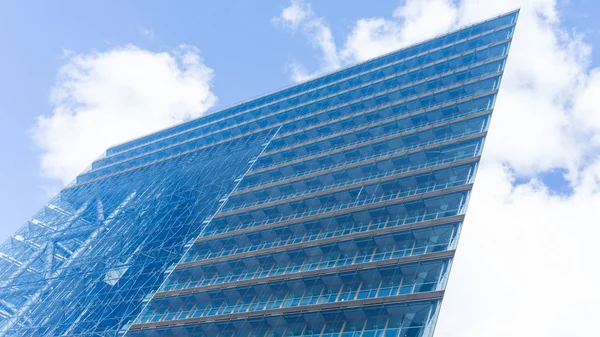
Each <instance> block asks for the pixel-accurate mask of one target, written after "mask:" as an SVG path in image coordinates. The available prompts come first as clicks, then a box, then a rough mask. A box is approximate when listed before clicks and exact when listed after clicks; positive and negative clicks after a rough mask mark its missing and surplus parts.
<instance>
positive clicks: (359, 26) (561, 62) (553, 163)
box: [298, 0, 600, 337]
mask: <svg viewBox="0 0 600 337" xmlns="http://www.w3.org/2000/svg"><path fill="white" fill-rule="evenodd" d="M517 7H520V8H521V12H520V17H519V22H518V25H517V29H516V33H515V37H514V41H513V44H512V47H511V55H510V57H509V61H508V64H507V67H506V70H505V76H504V79H503V83H502V87H501V90H500V94H499V97H498V101H497V105H496V109H495V112H494V117H493V121H492V125H491V129H490V134H489V137H488V139H487V142H486V149H485V154H484V158H483V161H482V167H481V168H480V170H479V173H478V177H477V182H476V185H475V190H474V193H473V195H472V197H471V202H470V206H469V212H468V215H467V221H466V223H465V226H464V229H463V231H462V236H461V242H460V245H459V249H458V256H457V259H456V260H455V263H454V266H453V271H452V275H451V278H450V283H449V286H448V290H447V292H446V300H445V302H444V306H443V308H442V311H441V315H440V318H439V322H438V327H437V330H436V335H437V336H451V337H452V336H457V337H458V336H460V337H469V336H517V337H518V336H523V337H525V336H527V337H529V336H592V335H596V334H597V333H596V331H595V330H596V327H595V326H594V324H593V319H594V318H595V317H597V316H599V315H600V307H598V305H597V303H599V302H600V287H598V285H597V284H596V283H597V280H598V278H599V276H600V272H599V271H598V270H597V264H598V263H597V258H598V256H600V248H598V247H599V246H598V245H597V244H596V242H595V240H596V238H597V237H598V235H599V234H600V229H598V226H597V223H598V218H599V216H598V215H597V214H596V213H595V212H596V207H597V205H599V204H600V160H598V159H597V155H598V153H600V95H598V92H600V68H590V66H591V65H590V54H591V46H589V45H588V44H586V43H585V41H584V40H583V37H582V36H581V35H578V34H577V33H573V31H572V30H567V29H565V28H564V27H562V26H561V22H560V13H559V12H558V11H557V4H556V1H554V0H505V1H481V0H462V1H450V0H422V1H417V0H407V1H406V2H404V3H403V4H401V5H399V6H398V7H397V8H396V10H395V11H394V12H393V13H390V15H389V16H388V17H371V18H362V19H360V20H358V21H357V22H356V23H355V24H354V25H353V27H352V29H351V30H350V32H349V33H348V35H347V36H346V37H345V39H344V40H343V41H345V42H344V44H343V47H342V48H339V47H338V57H339V59H340V60H341V63H342V64H349V63H352V62H356V61H362V60H366V59H369V58H372V57H375V56H378V55H381V54H383V53H386V52H390V51H392V50H395V49H397V48H400V47H402V46H406V45H409V44H411V43H415V42H417V41H419V40H422V39H425V38H428V37H432V36H434V35H438V34H442V33H444V32H446V31H448V30H451V29H454V28H457V27H460V26H463V25H466V24H470V23H473V22H476V21H480V20H483V19H486V18H489V17H492V16H495V15H498V14H499V13H502V12H506V11H509V10H512V9H515V8H517ZM313 15H316V14H313ZM298 66H299V67H301V65H298ZM551 170H565V171H566V172H567V174H566V176H565V178H566V179H568V181H569V183H570V184H571V186H570V187H571V188H572V193H570V194H569V195H560V194H557V193H555V192H554V191H550V190H549V189H548V187H547V186H545V185H544V183H543V182H542V181H540V180H538V179H537V178H535V177H537V176H539V175H540V174H541V173H543V172H547V171H551ZM517 177H521V178H523V177H530V180H529V181H528V182H527V183H525V184H520V185H518V186H515V180H516V179H517ZM531 177H533V178H531Z"/></svg>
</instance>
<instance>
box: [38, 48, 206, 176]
mask: <svg viewBox="0 0 600 337" xmlns="http://www.w3.org/2000/svg"><path fill="white" fill-rule="evenodd" d="M67 57H68V62H67V63H66V64H65V65H64V66H63V67H62V68H61V69H60V72H59V76H58V79H57V83H56V86H55V88H54V90H53V92H52V95H51V101H52V104H53V106H54V109H53V111H52V113H51V114H50V115H49V116H39V117H38V121H37V125H36V127H35V128H34V130H33V134H32V135H33V138H34V140H35V143H36V144H37V146H38V147H39V149H40V150H41V154H40V160H41V166H42V173H43V175H44V176H45V177H47V178H51V179H59V180H60V181H61V182H62V183H63V184H66V183H68V182H69V181H70V180H72V179H73V178H74V177H75V176H76V175H77V174H78V173H79V172H81V171H82V170H83V169H84V168H85V167H86V166H88V165H89V164H90V163H91V162H92V161H93V160H94V159H95V158H97V157H98V156H99V155H100V154H101V153H103V151H104V150H105V149H106V148H108V147H109V146H111V145H115V144H117V143H121V142H124V141H127V140H130V139H133V138H136V137H139V136H142V135H144V134H148V133H150V132H153V131H156V130H158V129H161V128H164V127H168V126H171V125H174V124H177V123H180V122H183V121H186V120H189V119H191V118H195V117H199V116H201V115H202V114H204V113H205V112H206V110H207V109H208V108H210V107H211V106H213V105H214V104H215V101H216V97H215V95H214V94H213V93H212V91H211V87H210V84H211V80H212V78H213V71H212V69H210V68H208V67H206V66H205V65H204V64H203V62H202V59H201V58H200V55H199V51H198V49H197V48H195V47H192V46H186V45H182V46H180V47H178V48H177V49H175V50H173V51H172V52H170V53H168V52H162V53H153V52H150V51H147V50H142V49H139V48H137V47H135V46H126V47H122V48H117V49H114V50H111V51H107V52H93V53H89V54H73V53H70V54H68V55H67Z"/></svg>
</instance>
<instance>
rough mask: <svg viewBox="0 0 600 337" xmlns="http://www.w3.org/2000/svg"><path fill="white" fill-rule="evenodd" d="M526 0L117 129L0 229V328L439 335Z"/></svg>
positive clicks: (334, 336)
mask: <svg viewBox="0 0 600 337" xmlns="http://www.w3.org/2000/svg"><path fill="white" fill-rule="evenodd" d="M517 15H518V13H517V12H511V13H508V14H505V15H502V16H500V17H497V18H494V19H491V20H488V21H485V22H482V23H479V24H475V25H472V26H470V27H466V28H463V29H460V30H457V31H455V32H452V33H449V34H446V35H443V36H440V37H437V38H434V39H431V40H428V41H425V42H422V43H419V44H416V45H413V46H410V47H407V48H404V49H401V50H398V51H395V52H393V53H390V54H388V55H385V56H381V57H378V58H375V59H373V60H370V61H366V62H364V63H361V64H358V65H355V66H352V67H350V68H346V69H343V70H340V71H337V72H335V73H331V74H328V75H325V76H322V77H319V78H316V79H314V80H310V81H308V82H305V83H301V84H298V85H295V86H292V87H289V88H286V89H283V90H279V91H277V92H274V93H271V94H268V95H265V96H262V97H260V98H256V99H253V100H249V101H246V102H243V103H240V104H237V105H235V106H233V107H230V108H227V109H224V110H221V111H218V112H215V113H213V114H210V115H207V116H204V117H202V118H199V119H196V120H193V121H190V122H188V123H185V124H182V125H178V126H175V127H172V128H169V129H165V130H162V131H159V132H156V133H154V134H151V135H148V136H145V137H142V138H139V139H136V140H133V141H130V142H127V143H125V144H121V145H118V146H114V147H112V148H110V149H108V150H107V151H106V153H105V154H104V155H103V156H102V157H101V158H99V159H97V160H96V161H94V162H93V164H92V165H91V167H90V168H89V169H87V170H86V171H84V172H83V173H81V174H80V175H79V176H78V177H77V178H76V180H75V181H74V182H73V183H72V184H70V185H69V186H67V187H66V188H65V189H64V190H62V191H61V192H60V193H59V194H58V195H57V196H56V197H55V198H53V199H52V200H51V201H50V202H49V203H48V204H47V205H46V206H44V208H43V209H41V210H40V211H39V212H38V213H37V214H36V215H35V216H34V217H32V218H31V220H30V221H28V222H27V223H26V224H25V225H24V226H23V227H21V228H20V229H19V230H18V231H17V233H15V234H14V235H13V236H12V237H11V238H10V239H9V240H7V241H6V242H5V243H4V244H3V245H2V246H1V247H0V331H1V335H4V336H117V335H125V334H127V335H128V336H131V337H139V336H236V337H237V336H240V337H242V336H243V337H245V336H255V337H263V336H265V337H266V336H273V337H275V336H323V337H359V336H363V337H376V336H384V335H385V337H396V336H398V337H401V336H431V335H432V334H433V329H434V327H435V322H436V318H437V315H438V313H439V309H440V304H441V300H442V298H443V295H444V289H445V287H446V282H447V278H448V273H449V271H450V266H451V263H452V259H453V256H454V251H455V248H456V245H457V240H458V236H459V233H460V229H461V225H462V222H463V220H464V216H465V211H466V206H467V202H468V199H469V195H470V191H471V188H472V186H473V179H474V176H475V172H476V170H477V165H478V162H479V158H480V155H481V151H482V147H483V143H484V139H485V137H486V133H487V129H488V125H489V122H490V117H491V114H492V109H493V106H494V101H495V98H496V95H497V92H498V87H499V84H500V79H501V76H502V72H503V69H504V65H505V61H506V57H507V54H508V49H509V46H510V42H511V37H512V34H513V30H514V25H515V21H516V18H517Z"/></svg>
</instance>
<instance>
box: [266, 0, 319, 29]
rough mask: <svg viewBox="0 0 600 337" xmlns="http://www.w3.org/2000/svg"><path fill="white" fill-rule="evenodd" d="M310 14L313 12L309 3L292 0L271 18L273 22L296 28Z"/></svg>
mask: <svg viewBox="0 0 600 337" xmlns="http://www.w3.org/2000/svg"><path fill="white" fill-rule="evenodd" d="M311 16H313V12H312V8H311V6H310V4H309V3H305V2H304V1H302V0H292V1H291V2H290V5H289V6H288V7H285V8H284V9H283V10H282V11H281V14H280V15H279V17H277V18H273V22H274V23H275V24H280V25H283V26H284V27H287V28H289V29H292V30H296V29H298V26H299V25H300V24H301V23H302V22H303V21H305V20H306V19H308V18H309V17H311Z"/></svg>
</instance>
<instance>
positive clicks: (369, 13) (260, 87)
mask: <svg viewBox="0 0 600 337" xmlns="http://www.w3.org/2000/svg"><path fill="white" fill-rule="evenodd" d="M341 3H342V2H341V1H313V2H312V3H308V2H306V1H300V0H293V1H289V0H286V1H203V2H199V1H195V2H194V1H188V2H185V3H184V2H179V3H178V4H177V5H174V4H173V3H172V2H163V3H158V2H149V1H127V2H124V1H103V2H100V1H97V2H82V1H63V2H61V6H57V5H56V4H55V3H49V2H30V1H19V2H17V1H10V2H9V1H4V2H2V3H0V44H1V45H2V46H4V47H3V52H2V53H0V75H1V76H2V81H0V117H1V118H2V119H1V120H2V123H0V153H1V154H2V158H3V160H2V162H1V164H0V191H1V192H0V239H1V240H4V239H5V238H7V237H8V236H9V235H10V234H11V233H12V232H14V230H16V228H18V227H19V226H20V225H21V224H22V223H23V222H24V221H25V220H26V219H28V218H29V217H31V216H32V215H33V214H34V213H35V212H36V211H37V210H38V209H39V208H40V207H41V206H42V205H43V204H44V203H45V202H46V201H47V200H48V199H49V197H50V195H51V194H52V193H53V192H55V191H57V190H58V189H59V188H60V186H62V184H64V183H65V182H66V181H68V180H69V179H71V178H72V177H73V175H74V173H73V172H77V171H78V170H80V169H82V168H83V167H84V166H85V165H83V167H82V166H81V165H82V163H81V160H82V158H83V159H84V160H85V161H84V162H83V164H85V163H88V162H89V161H90V160H91V159H93V158H94V157H97V156H98V155H99V154H100V152H101V150H102V149H104V148H106V147H107V146H109V145H111V144H112V143H114V142H115V140H119V141H122V140H125V139H130V138H132V137H134V136H136V135H140V134H144V133H147V132H149V131H151V130H153V129H156V128H161V127H166V126H168V125H171V124H173V123H177V122H180V121H183V120H185V119H188V118H191V117H194V116H198V115H201V114H203V113H207V111H208V112H210V111H214V110H215V109H219V108H220V107H224V106H228V105H230V104H233V103H235V102H238V101H240V100H245V99H247V98H251V97H253V96H256V95H259V94H262V93H265V92H269V91H272V90H274V89H277V88H280V87H283V86H287V85H290V84H292V83H294V81H295V80H298V79H301V78H306V77H310V76H314V74H318V73H320V72H324V71H328V70H333V69H336V68H338V67H341V66H345V65H348V64H351V63H353V62H357V61H361V60H364V59H366V58H369V57H373V56H376V55H378V54H381V53H383V52H386V51H389V50H392V49H394V48H398V47H401V46H404V45H407V44H409V43H413V42H415V41H418V40H420V39H424V38H427V37H430V36H432V35H437V34H441V33H444V32H446V31H448V30H449V29H453V28H457V27H460V26H462V25H465V24H468V23H472V22H475V21H478V20H482V19H485V18H487V17H490V16H493V15H496V14H498V13H500V12H502V11H506V10H510V9H513V8H515V7H518V6H521V8H522V11H521V17H520V19H519V24H518V26H517V32H516V35H515V42H514V44H513V47H512V50H511V56H510V58H509V63H508V65H507V71H506V76H505V78H504V80H503V84H502V90H501V92H500V96H499V100H498V105H497V108H496V112H495V113H494V120H493V122H492V126H491V129H490V137H489V139H488V141H487V144H486V152H485V155H484V160H483V163H482V168H481V169H480V172H479V173H478V178H477V184H476V187H475V190H474V194H473V196H472V198H471V204H470V206H469V214H468V221H467V223H465V229H464V230H463V235H462V238H461V245H460V249H459V254H458V258H457V260H456V262H455V266H454V270H453V277H452V279H451V282H450V284H449V288H448V294H447V297H448V298H447V301H446V302H445V304H444V307H445V308H448V309H447V310H445V311H443V315H442V316H441V317H440V327H439V328H438V333H440V335H444V336H481V335H484V334H485V335H486V336H506V335H511V336H533V335H545V336H563V335H570V336H579V335H581V336H584V335H589V333H587V330H586V329H585V326H586V324H587V325H589V322H590V321H591V320H592V319H593V318H594V317H595V316H594V315H598V314H600V312H598V310H600V309H598V306H597V302H598V301H600V294H599V293H598V290H597V288H598V287H597V286H595V287H594V285H595V284H596V282H597V279H598V278H599V277H600V275H599V272H598V271H595V270H592V269H594V268H591V267H590V265H597V261H596V259H597V256H600V249H599V248H596V246H597V245H596V243H595V241H594V239H595V237H596V235H598V234H600V231H599V230H598V229H596V227H597V226H595V225H594V224H597V223H599V222H600V221H598V216H597V215H596V214H595V211H594V210H595V209H596V208H597V205H598V204H600V160H598V156H597V155H598V153H600V151H599V150H600V109H599V108H598V107H600V95H598V92H600V70H599V69H600V68H598V67H599V66H600V52H596V53H594V48H595V47H596V46H600V21H599V20H598V15H599V14H597V13H600V2H598V1H594V0H570V1H563V0H556V1H555V0H505V1H495V0H489V1H476V0H461V1H458V0H454V1H453V0H407V1H358V0H353V1H348V0H346V1H343V5H340V4H341ZM294 69H295V70H296V71H295V72H294ZM59 74H60V75H59ZM121 74H124V75H123V76H124V77H122V76H121ZM135 74H141V75H140V76H134V75H135ZM127 76H129V77H127ZM149 84H152V85H149ZM154 84H156V85H154ZM123 92H127V93H131V94H130V97H125V98H123V97H121V96H122V95H121V93H123ZM115 93H117V94H115ZM156 96H160V97H158V98H156ZM215 97H216V100H215ZM172 110H173V111H172ZM65 111H66V112H68V114H70V115H69V116H71V117H69V118H66V119H64V118H63V119H61V118H59V117H60V114H61V113H64V112H65ZM146 111H148V113H147V115H145V113H146ZM39 116H43V117H42V119H39V118H40V117H39ZM73 116H75V117H73ZM78 116H79V117H81V116H87V117H86V118H87V119H86V122H82V119H81V118H80V119H78V118H76V117H78ZM72 117H73V118H72ZM90 119H91V120H93V123H92V128H90V123H89V120H90ZM65 121H66V122H68V123H61V122H65ZM115 121H122V123H118V124H124V126H125V127H124V128H115V127H111V125H113V126H114V124H117V123H115ZM130 129H131V130H130ZM88 149H91V150H88ZM82 151H83V152H82ZM82 153H83V154H86V153H87V155H88V156H90V155H91V158H90V159H87V157H86V156H85V155H81V154H82ZM84 157H85V158H84ZM490 214H491V215H492V216H490ZM506 247H516V248H517V249H506ZM565 250H568V254H564V252H565ZM596 269H597V268H596ZM507 271H510V272H507ZM540 284H543V286H542V285H540ZM565 285H567V286H565ZM490 288H494V289H495V291H494V292H493V293H490V291H489V289H490ZM564 289H569V291H566V290H564ZM550 293H552V294H553V296H554V297H553V301H554V302H553V303H555V304H556V305H554V306H551V305H547V299H546V297H544V296H547V294H550ZM594 303H596V305H594ZM573 309H576V310H577V311H578V312H580V314H579V315H572V314H570V313H571V312H572V311H573ZM455 315H456V316H455ZM461 315H463V316H462V317H464V315H468V316H469V317H472V320H471V322H470V323H469V324H466V325H465V324H464V321H462V320H461V319H460V317H461ZM461 321H462V324H458V322H461ZM507 321H510V322H511V324H510V325H507V324H506V322H507ZM440 330H441V331H440Z"/></svg>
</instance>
